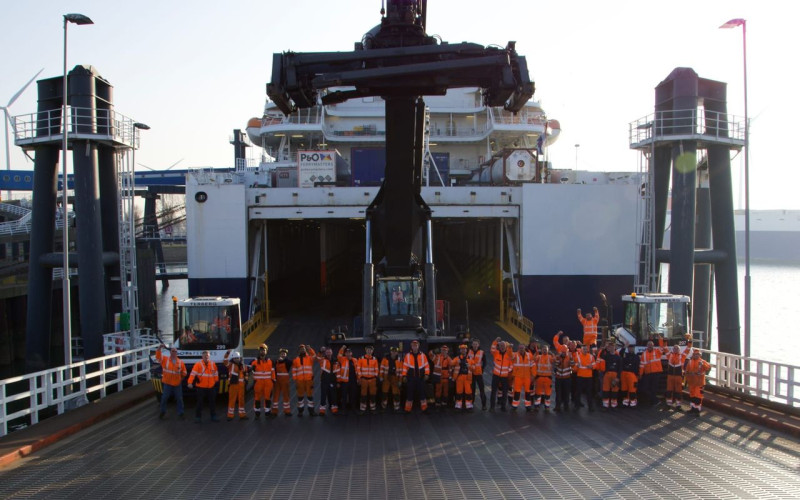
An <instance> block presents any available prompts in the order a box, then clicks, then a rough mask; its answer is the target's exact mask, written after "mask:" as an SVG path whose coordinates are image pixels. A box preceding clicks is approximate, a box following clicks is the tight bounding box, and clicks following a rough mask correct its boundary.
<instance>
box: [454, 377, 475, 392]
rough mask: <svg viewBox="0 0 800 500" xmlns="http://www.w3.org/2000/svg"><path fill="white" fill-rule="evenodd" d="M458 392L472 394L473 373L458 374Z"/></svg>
mask: <svg viewBox="0 0 800 500" xmlns="http://www.w3.org/2000/svg"><path fill="white" fill-rule="evenodd" d="M456 394H472V375H470V374H466V375H464V374H461V375H458V376H456Z"/></svg>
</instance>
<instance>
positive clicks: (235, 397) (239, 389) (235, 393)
mask: <svg viewBox="0 0 800 500" xmlns="http://www.w3.org/2000/svg"><path fill="white" fill-rule="evenodd" d="M237 402H238V406H239V418H246V417H247V412H245V411H244V382H239V383H238V384H231V385H229V386H228V418H233V415H234V413H235V412H236V406H237Z"/></svg>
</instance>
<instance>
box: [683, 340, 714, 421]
mask: <svg viewBox="0 0 800 500" xmlns="http://www.w3.org/2000/svg"><path fill="white" fill-rule="evenodd" d="M710 370H711V365H710V364H708V362H707V361H706V360H704V359H702V358H700V351H699V350H697V349H695V350H694V351H692V357H691V358H690V359H687V360H686V363H685V365H684V367H683V373H684V375H685V376H686V385H688V386H689V405H690V406H691V408H690V409H689V413H694V414H695V415H697V416H700V412H701V411H702V410H703V387H705V385H706V375H707V374H708V372H709V371H710Z"/></svg>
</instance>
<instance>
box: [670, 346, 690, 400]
mask: <svg viewBox="0 0 800 500" xmlns="http://www.w3.org/2000/svg"><path fill="white" fill-rule="evenodd" d="M684 363H686V354H684V353H683V352H682V351H681V346H679V345H678V344H675V345H674V346H672V349H671V350H670V352H669V354H667V392H666V394H665V396H666V401H667V407H669V409H671V410H680V409H681V400H682V399H683V365H684Z"/></svg>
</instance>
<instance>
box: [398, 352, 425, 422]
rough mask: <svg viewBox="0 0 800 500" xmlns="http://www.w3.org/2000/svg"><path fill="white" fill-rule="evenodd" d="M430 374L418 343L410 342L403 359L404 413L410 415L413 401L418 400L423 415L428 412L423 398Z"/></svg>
mask: <svg viewBox="0 0 800 500" xmlns="http://www.w3.org/2000/svg"><path fill="white" fill-rule="evenodd" d="M430 374H431V368H430V365H429V364H428V357H427V356H426V355H425V353H422V352H420V350H419V341H418V340H417V339H414V340H412V341H411V351H410V352H408V353H406V355H405V357H404V358H403V382H404V383H405V384H406V405H405V410H406V413H411V410H412V408H413V406H414V400H415V399H417V400H419V406H420V409H421V410H422V412H423V413H427V411H428V400H427V398H426V397H425V382H426V381H427V380H428V377H429V376H430Z"/></svg>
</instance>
